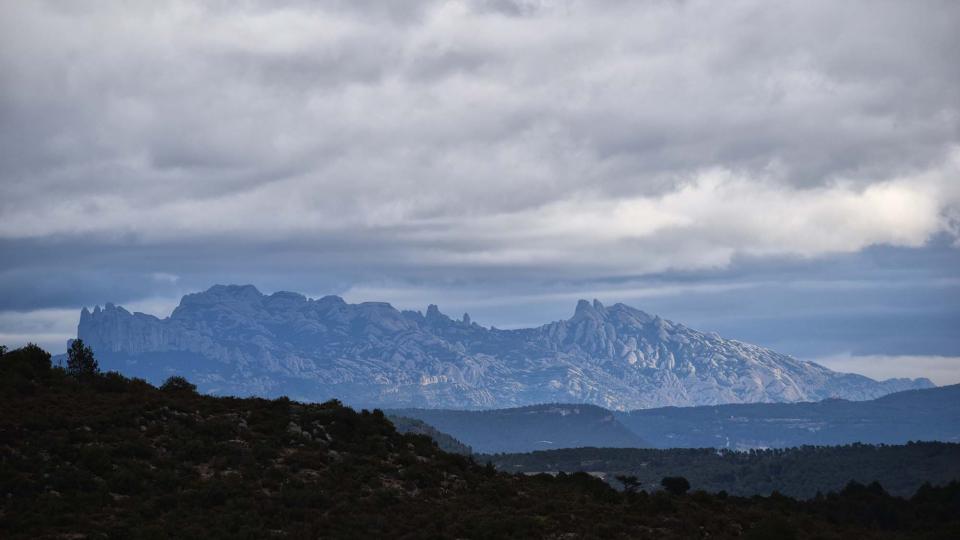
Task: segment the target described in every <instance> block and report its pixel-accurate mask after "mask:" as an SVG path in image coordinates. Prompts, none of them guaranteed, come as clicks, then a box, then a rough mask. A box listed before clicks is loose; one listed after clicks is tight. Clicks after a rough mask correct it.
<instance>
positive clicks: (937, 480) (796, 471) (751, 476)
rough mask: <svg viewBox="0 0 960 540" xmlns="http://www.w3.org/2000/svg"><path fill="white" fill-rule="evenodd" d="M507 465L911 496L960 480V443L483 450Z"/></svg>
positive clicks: (734, 486)
mask: <svg viewBox="0 0 960 540" xmlns="http://www.w3.org/2000/svg"><path fill="white" fill-rule="evenodd" d="M478 459H481V460H485V459H489V460H491V461H492V462H493V463H494V465H496V466H497V468H499V469H501V470H504V471H508V472H525V473H530V472H549V471H564V472H568V473H571V472H577V471H588V472H593V473H597V472H600V473H604V475H605V477H606V478H607V479H609V480H611V481H612V482H613V483H614V484H618V483H617V482H616V481H615V477H616V476H621V475H628V476H636V477H637V480H638V482H640V486H641V487H642V488H643V489H656V488H659V485H660V480H661V479H662V478H663V477H664V476H671V475H675V476H683V477H685V478H687V479H688V480H689V481H690V484H691V486H692V487H693V489H702V490H705V491H710V492H720V491H726V492H727V493H729V494H731V495H743V496H751V495H758V494H759V495H769V494H771V493H773V492H774V491H777V492H780V493H782V494H784V495H789V496H791V497H800V498H811V497H814V496H815V495H816V494H817V493H818V492H820V493H826V492H827V491H836V490H839V489H841V488H843V486H845V485H846V484H847V483H848V482H850V481H857V482H861V483H870V482H874V481H878V482H879V483H880V484H881V485H883V487H884V488H885V489H886V490H888V491H889V492H890V493H893V494H895V495H902V496H909V495H911V494H913V493H914V492H915V491H916V490H917V489H918V488H919V487H920V486H921V485H923V484H925V483H933V484H945V483H948V482H950V481H952V480H960V444H950V443H938V442H930V443H919V442H918V443H910V444H907V445H902V446H886V445H881V446H873V445H865V444H854V445H847V446H805V447H801V448H788V449H770V450H750V451H746V452H733V451H725V450H721V451H717V450H715V449H712V448H701V449H684V448H672V449H666V450H653V449H644V448H568V449H563V450H551V451H544V452H531V453H527V454H498V455H493V456H479V457H478Z"/></svg>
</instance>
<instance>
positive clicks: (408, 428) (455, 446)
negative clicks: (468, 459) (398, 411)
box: [387, 416, 473, 456]
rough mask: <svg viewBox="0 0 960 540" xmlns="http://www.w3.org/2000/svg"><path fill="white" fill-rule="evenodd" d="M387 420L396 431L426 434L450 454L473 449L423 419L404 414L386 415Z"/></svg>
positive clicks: (469, 452)
mask: <svg viewBox="0 0 960 540" xmlns="http://www.w3.org/2000/svg"><path fill="white" fill-rule="evenodd" d="M387 419H388V420H390V423H391V424H393V427H394V428H396V430H397V432H398V433H415V434H417V435H426V436H427V437H430V438H431V439H433V441H434V442H435V443H437V446H439V447H440V449H441V450H443V451H444V452H450V453H451V454H461V455H464V456H469V455H471V454H472V453H473V449H472V448H470V447H469V446H467V445H465V444H463V443H462V442H460V441H458V440H457V439H455V438H454V437H452V436H450V435H449V434H447V433H444V432H442V431H440V430H438V429H437V428H435V427H433V426H431V425H430V424H428V423H426V422H424V421H423V420H418V419H416V418H408V417H406V416H388V417H387Z"/></svg>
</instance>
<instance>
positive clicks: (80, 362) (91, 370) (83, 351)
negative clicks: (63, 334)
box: [67, 339, 100, 379]
mask: <svg viewBox="0 0 960 540" xmlns="http://www.w3.org/2000/svg"><path fill="white" fill-rule="evenodd" d="M67 373H69V374H70V375H72V376H74V377H76V378H77V379H85V378H88V377H91V376H93V375H96V374H97V373H100V366H99V365H98V364H97V359H96V358H94V357H93V350H92V349H91V348H90V347H88V346H86V345H84V344H83V340H82V339H75V340H73V342H72V343H71V344H70V348H69V349H68V350H67Z"/></svg>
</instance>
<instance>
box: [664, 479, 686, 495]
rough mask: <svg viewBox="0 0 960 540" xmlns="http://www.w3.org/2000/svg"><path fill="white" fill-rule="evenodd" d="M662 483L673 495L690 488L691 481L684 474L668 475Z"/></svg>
mask: <svg viewBox="0 0 960 540" xmlns="http://www.w3.org/2000/svg"><path fill="white" fill-rule="evenodd" d="M660 485H661V486H663V489H665V490H667V493H669V494H671V495H683V494H684V493H686V492H687V491H689V490H690V482H689V481H687V479H686V478H684V477H682V476H666V477H664V479H663V480H661V481H660Z"/></svg>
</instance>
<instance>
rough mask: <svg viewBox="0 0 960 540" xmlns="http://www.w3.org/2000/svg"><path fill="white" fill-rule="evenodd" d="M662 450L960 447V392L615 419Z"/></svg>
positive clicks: (950, 389)
mask: <svg viewBox="0 0 960 540" xmlns="http://www.w3.org/2000/svg"><path fill="white" fill-rule="evenodd" d="M616 414H617V418H618V419H619V420H620V421H621V422H622V423H623V424H624V425H625V426H627V427H628V428H630V429H631V430H632V431H633V432H635V433H637V434H638V435H640V436H641V437H643V438H645V439H647V440H649V441H651V442H653V443H655V444H657V445H658V446H660V447H683V448H703V447H711V446H712V447H729V448H758V447H761V448H762V447H769V448H777V447H789V446H799V445H804V444H808V445H835V444H848V443H853V442H862V443H886V444H902V443H905V442H907V441H911V440H912V441H919V440H925V441H931V440H937V441H946V442H960V385H952V386H944V387H940V388H930V389H925V390H909V391H905V392H898V393H895V394H890V395H887V396H883V397H881V398H878V399H875V400H871V401H845V400H839V399H828V400H824V401H820V402H817V403H755V404H737V405H716V406H708V407H686V408H678V407H666V408H660V409H647V410H637V411H631V412H623V413H616Z"/></svg>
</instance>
